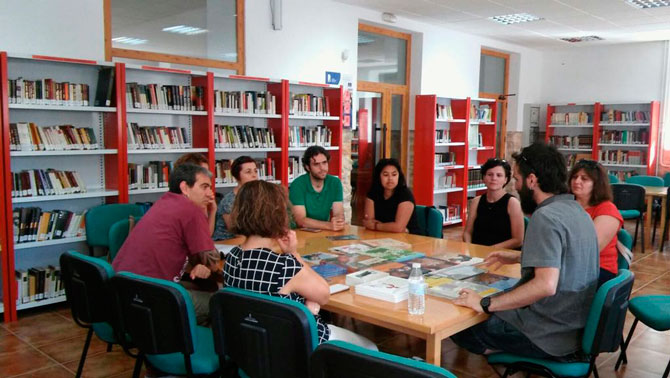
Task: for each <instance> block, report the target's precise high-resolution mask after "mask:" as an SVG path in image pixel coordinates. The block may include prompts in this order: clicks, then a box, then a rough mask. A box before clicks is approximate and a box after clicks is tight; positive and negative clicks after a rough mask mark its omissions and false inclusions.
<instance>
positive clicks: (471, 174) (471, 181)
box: [468, 169, 486, 189]
mask: <svg viewBox="0 0 670 378" xmlns="http://www.w3.org/2000/svg"><path fill="white" fill-rule="evenodd" d="M478 188H486V184H484V179H483V178H482V171H480V170H479V169H469V170H468V189H478Z"/></svg>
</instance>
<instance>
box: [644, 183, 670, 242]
mask: <svg viewBox="0 0 670 378" xmlns="http://www.w3.org/2000/svg"><path fill="white" fill-rule="evenodd" d="M644 190H645V198H646V199H647V218H646V219H645V221H644V222H645V223H644V228H645V229H646V230H647V235H646V236H645V238H644V239H645V246H646V247H649V248H653V245H651V233H652V231H653V230H652V229H651V227H652V226H651V225H652V219H651V218H652V205H653V204H654V198H661V235H659V237H663V235H662V234H663V230H664V227H665V217H666V214H665V213H666V207H667V206H666V202H667V200H668V199H667V196H668V187H667V186H645V187H644ZM660 245H661V243H659V251H660Z"/></svg>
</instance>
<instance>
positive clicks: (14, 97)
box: [9, 77, 89, 106]
mask: <svg viewBox="0 0 670 378" xmlns="http://www.w3.org/2000/svg"><path fill="white" fill-rule="evenodd" d="M88 90H89V87H88V84H79V83H69V82H62V83H58V82H56V81H54V80H53V79H38V80H25V79H24V78H22V77H19V78H17V79H13V80H12V79H9V103H10V104H32V105H60V106H88Z"/></svg>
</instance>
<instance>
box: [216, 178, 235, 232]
mask: <svg viewBox="0 0 670 378" xmlns="http://www.w3.org/2000/svg"><path fill="white" fill-rule="evenodd" d="M233 203H235V192H233V191H232V190H231V191H230V192H228V193H226V194H225V195H224V196H223V198H222V199H221V202H219V206H218V207H217V208H216V222H215V223H214V233H213V234H212V239H214V240H225V239H231V238H234V237H235V234H233V233H231V232H229V231H228V226H230V225H227V224H226V222H224V221H223V214H230V213H231V212H232V211H233Z"/></svg>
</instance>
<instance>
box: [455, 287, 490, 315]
mask: <svg viewBox="0 0 670 378" xmlns="http://www.w3.org/2000/svg"><path fill="white" fill-rule="evenodd" d="M481 300H482V297H481V296H480V295H479V294H477V293H476V292H475V291H474V290H470V289H463V290H461V292H460V295H459V296H458V298H456V299H454V303H455V304H457V305H459V306H465V307H469V308H471V309H473V310H475V311H477V312H478V313H482V312H484V310H483V309H482V306H481V305H480V304H479V302H480V301H481Z"/></svg>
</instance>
